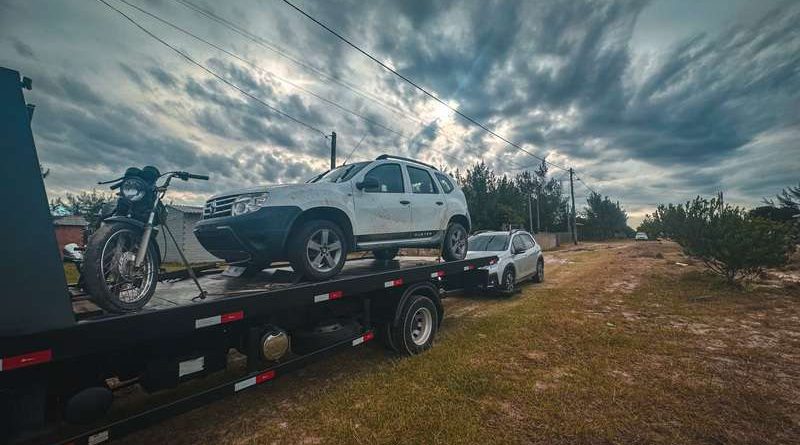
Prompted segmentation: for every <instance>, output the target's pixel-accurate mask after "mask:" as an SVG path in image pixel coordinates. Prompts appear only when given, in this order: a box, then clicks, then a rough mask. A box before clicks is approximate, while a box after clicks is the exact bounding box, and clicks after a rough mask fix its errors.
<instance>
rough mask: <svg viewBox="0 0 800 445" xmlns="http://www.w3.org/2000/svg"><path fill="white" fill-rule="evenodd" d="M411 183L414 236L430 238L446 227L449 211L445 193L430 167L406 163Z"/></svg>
mask: <svg viewBox="0 0 800 445" xmlns="http://www.w3.org/2000/svg"><path fill="white" fill-rule="evenodd" d="M405 167H406V171H407V172H408V180H409V184H410V185H411V227H412V229H411V230H412V232H413V234H412V236H413V237H414V238H430V237H432V236H435V235H436V234H437V233H438V232H439V231H440V230H442V229H444V225H445V223H446V221H442V220H443V219H444V217H445V214H446V213H447V203H446V201H445V197H444V195H442V194H441V193H439V187H438V186H437V185H436V180H435V179H434V178H433V176H431V174H430V172H429V171H428V169H426V168H423V167H417V166H413V165H405Z"/></svg>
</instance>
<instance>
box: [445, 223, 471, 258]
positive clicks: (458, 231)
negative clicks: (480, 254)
mask: <svg viewBox="0 0 800 445" xmlns="http://www.w3.org/2000/svg"><path fill="white" fill-rule="evenodd" d="M466 256H467V230H466V229H465V228H464V226H462V225H461V224H459V223H457V222H453V223H450V225H449V226H447V231H446V232H445V234H444V245H443V246H442V258H444V260H445V261H459V260H463V259H464V258H466Z"/></svg>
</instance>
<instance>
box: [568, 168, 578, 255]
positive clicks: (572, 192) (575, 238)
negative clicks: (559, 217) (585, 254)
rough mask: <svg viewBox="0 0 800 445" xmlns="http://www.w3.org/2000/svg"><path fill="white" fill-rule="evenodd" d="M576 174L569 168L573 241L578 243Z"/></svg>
mask: <svg viewBox="0 0 800 445" xmlns="http://www.w3.org/2000/svg"><path fill="white" fill-rule="evenodd" d="M574 174H575V172H574V170H572V167H570V168H569V194H570V197H571V199H572V242H573V243H574V244H578V227H577V224H576V221H575V185H574V183H573V181H572V177H573V175H574Z"/></svg>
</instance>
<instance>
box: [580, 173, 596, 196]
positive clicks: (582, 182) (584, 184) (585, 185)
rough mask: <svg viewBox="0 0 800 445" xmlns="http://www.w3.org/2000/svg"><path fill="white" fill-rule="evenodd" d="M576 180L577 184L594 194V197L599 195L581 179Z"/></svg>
mask: <svg viewBox="0 0 800 445" xmlns="http://www.w3.org/2000/svg"><path fill="white" fill-rule="evenodd" d="M577 179H578V182H580V183H581V184H583V186H584V187H586V189H587V190H589V191H590V192H592V193H594V194H595V195H599V193H597V192H596V191H595V190H594V189H593V188H591V187H589V184H587V183H586V182H585V181H584V180H583V179H581V178H580V177H577Z"/></svg>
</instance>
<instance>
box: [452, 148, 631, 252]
mask: <svg viewBox="0 0 800 445" xmlns="http://www.w3.org/2000/svg"><path fill="white" fill-rule="evenodd" d="M547 173H548V166H547V164H546V163H545V162H544V161H542V162H541V163H540V164H539V165H538V166H537V167H536V169H535V170H534V171H532V172H531V171H528V170H524V171H521V172H520V173H517V174H515V175H514V176H509V175H505V174H504V175H497V174H495V172H494V171H493V170H492V169H491V168H489V167H488V166H486V164H485V163H484V162H479V163H476V164H474V165H473V166H471V167H469V168H467V169H466V170H464V171H460V170H456V173H455V175H454V176H455V177H456V180H457V181H458V183H459V185H460V186H461V189H462V190H463V191H464V195H465V196H466V198H467V206H468V207H469V212H470V216H471V217H472V225H473V228H474V229H475V230H501V229H505V228H508V227H510V226H513V227H525V228H526V229H529V228H531V227H533V230H534V231H537V226H538V228H539V231H541V232H568V231H569V230H570V208H569V193H568V192H567V191H565V190H563V186H562V184H561V181H560V180H559V179H557V178H553V177H550V178H548V177H547ZM537 204H538V205H537ZM529 206H530V208H529ZM537 208H538V224H537ZM627 221H628V215H627V213H625V210H624V209H623V208H622V206H621V205H620V204H619V202H613V201H611V200H610V199H609V197H607V196H605V197H604V196H601V195H599V194H597V193H592V194H591V195H589V197H588V199H587V200H586V209H584V210H581V211H580V212H579V213H578V215H577V223H578V236H579V238H580V239H608V238H613V237H624V236H631V235H632V233H633V229H631V228H630V227H628V225H627Z"/></svg>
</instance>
